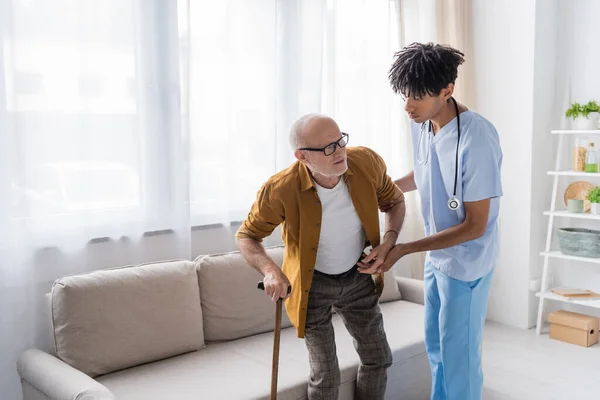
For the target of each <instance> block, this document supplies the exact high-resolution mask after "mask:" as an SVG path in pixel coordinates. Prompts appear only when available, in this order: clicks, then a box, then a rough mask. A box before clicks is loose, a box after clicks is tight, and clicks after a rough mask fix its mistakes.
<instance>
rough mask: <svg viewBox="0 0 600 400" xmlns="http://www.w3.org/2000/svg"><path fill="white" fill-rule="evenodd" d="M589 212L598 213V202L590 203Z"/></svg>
mask: <svg viewBox="0 0 600 400" xmlns="http://www.w3.org/2000/svg"><path fill="white" fill-rule="evenodd" d="M591 212H592V214H594V215H600V203H592V209H591Z"/></svg>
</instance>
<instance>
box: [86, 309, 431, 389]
mask: <svg viewBox="0 0 600 400" xmlns="http://www.w3.org/2000/svg"><path fill="white" fill-rule="evenodd" d="M381 310H382V313H383V315H384V324H385V328H386V332H387V336H388V341H389V343H390V347H391V349H392V354H393V363H394V365H401V364H408V365H409V368H410V365H413V366H414V365H416V364H418V365H417V368H414V369H415V370H416V371H418V374H413V375H416V376H408V377H406V376H402V375H400V376H396V375H394V374H393V371H395V370H396V369H395V368H394V366H392V368H390V370H389V371H391V372H389V373H388V381H389V383H388V386H390V385H391V383H392V381H395V383H394V385H395V386H399V387H403V386H405V385H408V384H412V385H417V384H418V385H420V386H422V387H424V388H425V389H428V388H429V386H430V385H431V383H430V382H431V378H430V375H429V374H428V373H423V370H424V371H425V372H428V368H429V364H428V361H427V358H426V356H425V345H424V338H423V336H424V333H423V315H424V314H423V306H421V305H417V304H414V303H409V302H406V301H396V302H390V303H387V304H382V305H381ZM333 324H334V329H335V337H336V345H337V355H338V359H339V366H340V371H341V386H342V387H345V386H348V384H350V386H351V387H353V386H354V383H353V382H354V381H355V380H356V373H357V371H358V362H359V358H358V355H357V354H356V351H355V350H354V344H353V340H352V337H351V336H350V335H349V334H348V331H347V330H346V328H345V327H344V324H343V323H342V320H341V318H340V317H339V316H338V315H335V316H334V317H333ZM272 347H273V334H272V333H264V334H261V335H255V336H251V337H247V338H243V339H239V340H235V341H231V342H223V343H211V344H208V345H207V346H206V348H205V349H203V350H201V351H199V352H196V353H190V354H186V355H183V356H180V357H176V358H172V359H168V360H163V361H159V362H156V363H152V364H147V365H142V366H139V367H136V368H132V369H129V370H126V371H120V372H116V373H113V374H110V375H107V376H103V377H100V378H98V381H99V382H100V383H102V384H103V385H104V386H106V387H107V388H108V389H109V390H110V391H111V392H112V393H113V394H114V395H115V396H116V397H117V398H119V399H128V400H163V399H167V398H169V399H170V398H173V399H178V400H192V399H194V400H195V399H215V400H218V399H227V400H246V399H268V395H269V390H270V379H271V355H272V353H271V352H272ZM411 363H416V364H411ZM423 368H424V369H423ZM308 376H309V364H308V352H307V350H306V345H305V343H304V340H302V339H298V338H297V337H296V334H295V331H294V329H293V328H290V329H284V330H283V331H282V332H281V351H280V358H279V375H278V397H277V398H278V399H280V400H299V399H306V390H307V380H308ZM199 379H200V380H199ZM408 379H410V380H412V381H414V382H407V380H408ZM419 380H420V383H417V382H419ZM388 396H389V398H404V397H403V393H388ZM341 398H344V399H346V398H352V397H341ZM407 398H414V397H407ZM420 398H428V397H420Z"/></svg>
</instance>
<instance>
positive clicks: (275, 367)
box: [258, 281, 292, 400]
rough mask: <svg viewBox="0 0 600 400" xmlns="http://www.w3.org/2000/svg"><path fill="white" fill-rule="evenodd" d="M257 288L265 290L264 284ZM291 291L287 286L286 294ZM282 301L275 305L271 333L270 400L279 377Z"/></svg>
mask: <svg viewBox="0 0 600 400" xmlns="http://www.w3.org/2000/svg"><path fill="white" fill-rule="evenodd" d="M258 288H259V289H260V290H265V284H264V283H263V282H262V281H260V282H258ZM291 291H292V288H291V286H288V294H290V292H291ZM282 308H283V300H282V299H281V298H280V299H278V300H277V303H276V304H275V331H274V332H273V360H272V361H271V397H270V400H277V377H278V375H279V343H280V338H281V312H282Z"/></svg>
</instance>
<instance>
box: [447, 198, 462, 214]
mask: <svg viewBox="0 0 600 400" xmlns="http://www.w3.org/2000/svg"><path fill="white" fill-rule="evenodd" d="M458 207H460V201H458V199H457V198H456V197H453V198H451V199H450V200H448V208H449V209H451V210H452V211H456V210H458Z"/></svg>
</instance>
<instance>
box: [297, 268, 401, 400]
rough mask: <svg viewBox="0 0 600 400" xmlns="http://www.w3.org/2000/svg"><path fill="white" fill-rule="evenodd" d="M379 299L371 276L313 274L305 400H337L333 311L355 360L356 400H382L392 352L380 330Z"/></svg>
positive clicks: (310, 294) (308, 312)
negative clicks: (357, 363)
mask: <svg viewBox="0 0 600 400" xmlns="http://www.w3.org/2000/svg"><path fill="white" fill-rule="evenodd" d="M378 300H379V295H378V294H377V293H376V291H375V283H374V282H373V278H372V277H371V275H365V274H361V273H360V272H358V271H357V270H356V266H355V267H354V268H352V269H351V270H349V271H347V272H345V273H343V274H339V275H327V274H323V273H320V272H317V271H315V273H314V276H313V282H312V286H311V288H310V292H309V296H308V309H307V315H306V329H305V334H304V340H305V343H306V347H307V349H308V353H309V361H310V379H309V383H308V399H309V400H337V398H338V392H339V386H340V370H339V365H338V359H337V354H336V346H335V335H334V330H333V325H332V323H331V317H332V310H335V311H336V312H337V313H338V314H339V315H340V317H341V318H342V320H343V322H344V325H345V326H346V329H348V332H349V333H350V335H352V337H353V338H354V348H355V349H356V352H357V353H358V355H359V357H360V366H359V368H358V376H357V379H356V390H355V399H356V400H383V398H384V395H385V388H386V385H387V368H388V367H389V366H390V365H391V364H392V352H391V350H390V346H389V344H388V341H387V337H386V334H385V331H384V327H383V316H382V315H381V311H380V309H379V303H378Z"/></svg>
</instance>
